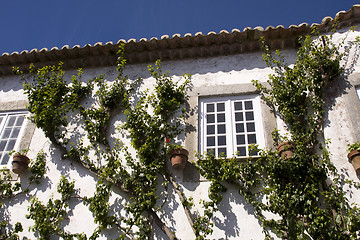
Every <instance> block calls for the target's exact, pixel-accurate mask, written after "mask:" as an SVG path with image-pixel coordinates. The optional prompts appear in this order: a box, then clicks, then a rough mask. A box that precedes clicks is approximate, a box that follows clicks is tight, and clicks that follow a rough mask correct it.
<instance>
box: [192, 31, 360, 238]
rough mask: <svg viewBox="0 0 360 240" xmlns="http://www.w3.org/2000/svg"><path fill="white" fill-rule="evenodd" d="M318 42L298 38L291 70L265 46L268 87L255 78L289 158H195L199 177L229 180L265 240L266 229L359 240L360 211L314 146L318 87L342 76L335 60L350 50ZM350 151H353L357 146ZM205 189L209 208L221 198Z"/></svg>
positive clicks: (318, 127) (318, 131) (320, 110)
mask: <svg viewBox="0 0 360 240" xmlns="http://www.w3.org/2000/svg"><path fill="white" fill-rule="evenodd" d="M317 37H318V38H317V39H313V38H312V37H311V36H306V37H304V38H303V39H301V47H300V48H299V50H298V55H297V58H296V61H295V63H294V64H293V65H292V66H291V67H289V65H288V64H286V63H285V59H284V58H283V57H282V56H281V55H280V53H279V52H276V53H275V56H274V55H273V54H272V53H271V52H270V50H269V48H268V47H267V45H266V44H265V42H264V41H263V44H264V50H265V54H264V55H263V58H264V61H265V62H266V63H267V65H268V66H269V67H271V68H272V69H273V70H274V74H270V75H269V80H268V84H269V86H270V87H265V86H264V85H263V84H261V83H259V82H258V81H254V85H255V86H256V87H257V89H258V91H259V92H260V93H261V95H262V97H263V99H264V100H265V101H266V103H267V104H268V105H270V106H271V107H272V108H273V110H274V111H276V112H277V113H278V114H279V115H280V117H281V118H282V119H283V120H284V122H285V123H286V125H287V127H288V130H289V135H288V136H281V135H280V134H279V132H278V131H276V130H275V131H274V132H273V138H274V142H275V143H276V144H279V143H280V141H281V139H282V140H285V139H286V140H287V141H290V142H291V145H292V146H293V149H292V150H293V156H292V157H291V158H287V159H284V158H282V157H281V156H280V155H279V153H278V152H276V151H273V150H261V151H260V157H259V158H257V159H254V160H252V159H249V160H248V161H247V162H238V161H237V160H236V159H230V160H225V159H215V157H214V156H212V155H205V156H200V160H199V161H198V167H199V170H200V173H201V174H202V175H203V176H205V177H206V178H207V179H209V180H211V181H212V183H213V184H216V185H215V186H219V185H218V184H221V183H224V182H227V183H230V184H232V185H234V186H235V187H237V188H238V189H239V193H240V194H241V195H243V196H244V198H245V199H246V200H247V201H248V202H249V203H251V204H252V205H253V207H254V211H255V214H256V216H257V217H258V219H259V220H260V221H261V222H262V224H263V227H264V233H265V235H266V238H271V237H270V234H269V229H271V231H273V232H274V233H276V235H277V236H278V237H280V238H283V239H308V237H311V238H312V239H357V238H358V230H355V229H359V227H360V225H359V219H360V211H359V209H358V207H357V206H350V204H349V202H348V199H347V198H346V196H345V195H346V193H345V192H344V190H343V188H342V184H343V182H342V180H341V177H340V176H339V175H338V173H337V171H336V168H335V167H334V166H333V165H332V163H331V162H330V157H329V152H328V151H327V149H326V148H325V147H323V146H322V144H320V143H319V141H318V139H319V136H322V135H323V127H322V126H323V121H324V114H325V112H324V100H323V92H324V88H325V87H326V85H330V84H331V81H334V79H336V78H337V77H338V76H339V75H340V74H341V73H343V71H344V69H343V68H342V67H341V65H340V62H341V60H342V59H343V58H344V57H346V55H347V54H348V52H349V49H347V50H346V51H345V52H340V51H339V49H340V46H337V45H335V44H334V43H332V41H331V38H332V37H331V36H317ZM349 147H352V148H357V147H358V146H357V144H356V143H355V144H354V145H352V146H349ZM330 179H331V181H330ZM330 182H331V183H330ZM346 182H347V183H348V184H349V185H350V186H355V187H356V186H357V185H356V184H355V183H354V182H352V181H349V180H347V181H346ZM209 191H210V193H209V196H214V197H213V203H216V201H219V200H221V197H218V192H221V191H223V189H218V188H215V192H214V193H213V192H211V188H210V190H209ZM264 199H266V201H265V202H264V201H263V200H264ZM265 212H271V213H273V214H275V215H276V216H278V218H277V219H278V220H275V219H272V218H267V217H265V215H264V213H265ZM202 225H203V226H205V221H203V222H202ZM350 229H353V230H350ZM206 234H208V233H206Z"/></svg>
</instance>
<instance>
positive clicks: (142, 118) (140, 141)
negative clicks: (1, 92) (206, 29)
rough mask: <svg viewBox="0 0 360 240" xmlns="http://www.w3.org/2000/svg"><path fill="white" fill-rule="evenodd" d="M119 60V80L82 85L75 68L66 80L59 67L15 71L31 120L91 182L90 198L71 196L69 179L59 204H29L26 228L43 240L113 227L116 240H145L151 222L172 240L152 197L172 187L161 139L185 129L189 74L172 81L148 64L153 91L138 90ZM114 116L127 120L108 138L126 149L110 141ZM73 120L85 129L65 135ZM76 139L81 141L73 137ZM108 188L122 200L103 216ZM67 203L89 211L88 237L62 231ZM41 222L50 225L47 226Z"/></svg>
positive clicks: (101, 77)
mask: <svg viewBox="0 0 360 240" xmlns="http://www.w3.org/2000/svg"><path fill="white" fill-rule="evenodd" d="M125 63H126V61H125V60H124V51H123V48H121V49H120V51H119V58H118V61H117V72H118V75H117V77H116V79H115V80H113V81H111V82H109V81H107V80H106V77H105V75H99V76H97V77H95V78H93V79H90V80H88V81H87V83H82V81H81V80H80V79H81V78H82V71H81V70H79V71H78V74H77V75H74V76H72V78H71V81H70V82H68V81H67V79H66V78H65V77H64V74H65V72H64V71H63V69H62V64H60V65H58V66H47V67H43V68H40V69H35V68H34V67H33V66H32V67H30V69H29V70H30V73H29V75H26V76H25V75H24V74H23V73H21V72H20V74H21V75H22V77H23V79H24V81H25V84H24V89H25V93H26V94H27V96H28V98H29V105H28V109H29V111H30V112H31V113H32V114H33V115H32V116H31V120H32V121H33V122H34V123H35V124H36V126H37V127H38V128H41V129H42V130H43V131H44V133H45V135H46V137H48V138H49V139H50V140H51V142H52V144H53V145H54V146H55V147H56V148H57V149H59V150H60V151H61V156H63V157H64V158H66V159H69V160H71V161H75V162H77V163H80V164H81V165H83V167H85V168H87V169H88V170H89V171H91V172H92V173H94V174H96V175H97V178H98V181H97V184H96V189H95V192H94V195H93V196H82V194H81V191H75V185H74V183H73V182H69V181H68V180H67V179H66V178H62V179H61V181H60V183H59V187H58V192H59V193H61V195H62V197H61V199H53V198H51V199H49V201H48V202H47V204H45V203H42V202H41V201H39V200H38V199H36V198H33V199H32V200H31V206H30V207H29V214H28V215H27V217H28V218H30V219H33V220H34V222H35V224H34V226H32V227H31V230H33V231H34V232H36V233H37V234H38V235H39V236H40V237H41V238H42V239H48V238H49V237H50V236H51V235H58V236H60V237H63V238H65V239H73V238H78V239H87V238H89V239H96V238H98V237H99V236H100V235H101V234H102V232H103V230H105V229H110V228H111V229H118V231H119V237H120V238H132V239H148V238H150V237H151V235H152V229H153V225H154V224H156V225H158V227H159V228H160V229H161V230H162V231H163V232H164V234H165V235H167V236H168V237H169V238H170V239H175V238H176V237H175V234H174V233H173V232H172V231H171V230H170V229H169V227H167V226H166V224H165V223H164V222H163V221H162V220H161V219H160V218H159V213H158V210H159V209H161V205H159V204H160V202H161V201H163V200H161V199H159V197H158V194H159V192H160V194H161V191H166V190H167V189H168V187H167V185H168V184H169V183H170V182H172V183H171V184H172V185H173V186H176V184H175V183H174V181H173V178H172V177H171V174H170V172H169V171H168V170H167V169H166V161H167V160H168V158H169V156H168V153H169V150H170V146H169V145H168V144H166V139H175V138H176V136H178V135H179V134H180V133H181V132H182V131H183V130H184V127H183V126H184V114H185V109H184V107H185V103H186V95H185V93H186V91H187V88H188V87H189V86H190V76H189V75H184V76H183V78H182V79H180V80H179V81H181V82H178V81H174V80H173V79H172V77H171V76H170V75H169V73H167V72H162V70H161V66H160V62H156V63H155V65H154V66H149V73H150V74H151V76H152V77H153V78H154V79H155V83H154V90H153V91H150V90H149V89H145V90H142V89H140V86H141V81H142V80H141V79H136V80H130V79H129V78H128V77H127V76H125V75H124V74H123V70H124V67H125ZM115 115H117V116H119V115H120V116H124V117H125V118H126V121H124V122H123V123H120V124H119V125H118V126H117V127H116V128H115V132H112V134H122V135H125V136H128V138H129V139H131V145H130V146H128V145H126V144H124V142H122V140H121V138H117V137H111V136H110V135H111V133H110V132H109V128H110V122H111V121H112V120H113V119H114V116H115ZM72 116H75V118H72ZM74 123H76V124H78V126H82V129H83V130H84V131H83V132H76V131H75V132H74V131H70V130H69V125H71V124H74ZM75 134H78V135H80V137H76V138H74V137H73V136H74V135H75ZM35 176H36V175H35ZM35 180H37V179H35ZM159 182H160V183H162V184H161V185H159ZM161 186H164V187H161ZM114 187H115V188H118V189H120V190H121V191H122V194H123V197H124V198H125V199H128V201H126V203H125V204H124V209H125V213H124V214H119V213H113V212H111V211H110V203H109V198H110V197H111V195H112V191H111V188H114ZM179 194H180V192H179ZM69 201H81V202H83V204H84V205H86V206H88V208H89V210H90V211H91V212H92V213H93V216H94V222H95V223H96V224H97V225H98V227H97V228H96V229H95V230H94V232H93V234H92V235H91V236H85V235H84V234H82V233H77V234H70V233H67V232H66V231H64V230H63V229H61V227H60V225H61V223H63V222H64V218H65V216H66V215H67V214H68V207H69V203H68V202H69ZM48 221H51V222H52V224H46V222H48Z"/></svg>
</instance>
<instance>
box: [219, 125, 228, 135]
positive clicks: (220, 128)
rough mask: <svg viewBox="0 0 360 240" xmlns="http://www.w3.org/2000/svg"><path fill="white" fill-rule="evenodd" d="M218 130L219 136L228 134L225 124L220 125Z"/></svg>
mask: <svg viewBox="0 0 360 240" xmlns="http://www.w3.org/2000/svg"><path fill="white" fill-rule="evenodd" d="M217 129H218V132H217V133H218V134H221V133H226V128H225V124H219V125H218V126H217Z"/></svg>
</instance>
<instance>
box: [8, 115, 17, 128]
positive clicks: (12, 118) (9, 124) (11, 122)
mask: <svg viewBox="0 0 360 240" xmlns="http://www.w3.org/2000/svg"><path fill="white" fill-rule="evenodd" d="M15 120H16V116H10V117H9V120H8V122H7V125H6V126H7V127H11V126H14V123H15Z"/></svg>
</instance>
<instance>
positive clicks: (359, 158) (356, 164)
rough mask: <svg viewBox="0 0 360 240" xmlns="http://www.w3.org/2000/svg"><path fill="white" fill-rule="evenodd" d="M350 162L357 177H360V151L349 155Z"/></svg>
mask: <svg viewBox="0 0 360 240" xmlns="http://www.w3.org/2000/svg"><path fill="white" fill-rule="evenodd" d="M348 159H349V162H350V163H351V164H352V165H353V168H354V169H355V171H356V174H357V175H360V150H354V151H351V152H350V153H349V154H348Z"/></svg>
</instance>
